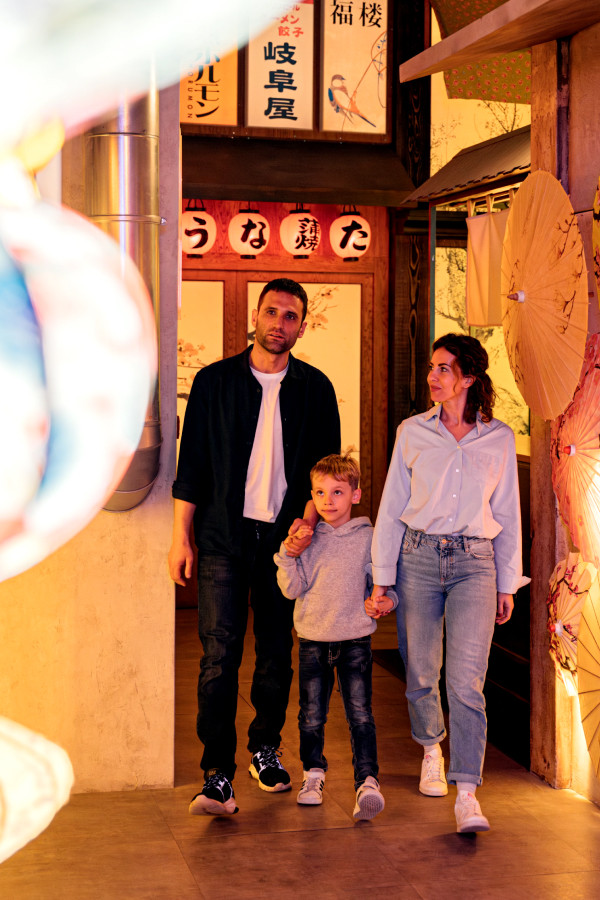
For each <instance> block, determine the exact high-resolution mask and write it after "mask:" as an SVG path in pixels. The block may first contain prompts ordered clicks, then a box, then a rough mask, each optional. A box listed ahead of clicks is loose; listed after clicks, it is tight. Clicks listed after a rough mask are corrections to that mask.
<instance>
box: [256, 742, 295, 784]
mask: <svg viewBox="0 0 600 900" xmlns="http://www.w3.org/2000/svg"><path fill="white" fill-rule="evenodd" d="M280 756H281V750H277V749H276V748H275V747H261V748H260V750H257V751H256V753H254V754H253V755H252V762H251V763H250V768H249V770H248V771H249V772H250V774H251V775H252V777H253V778H256V780H257V781H258V786H259V787H260V788H261V789H262V790H263V791H271V792H275V791H289V790H290V788H291V786H292V782H291V778H290V776H289V775H288V773H287V772H286V771H285V769H284V768H283V766H282V765H281V763H280V762H279V757H280Z"/></svg>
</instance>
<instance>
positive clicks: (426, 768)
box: [419, 753, 448, 797]
mask: <svg viewBox="0 0 600 900" xmlns="http://www.w3.org/2000/svg"><path fill="white" fill-rule="evenodd" d="M419 790H420V791H421V793H422V794H425V795H426V796H427V797H445V796H446V794H447V793H448V785H447V783H446V776H445V774H444V757H443V756H431V755H430V754H429V753H427V754H426V756H425V757H424V758H423V762H422V764H421V780H420V782H419Z"/></svg>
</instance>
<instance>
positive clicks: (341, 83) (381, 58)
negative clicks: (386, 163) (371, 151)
mask: <svg viewBox="0 0 600 900" xmlns="http://www.w3.org/2000/svg"><path fill="white" fill-rule="evenodd" d="M387 19H388V3H387V0H382V2H381V3H365V2H363V0H347V2H346V3H335V2H333V0H323V57H322V66H321V85H322V96H321V109H322V114H321V130H322V131H337V132H346V133H352V134H355V133H356V134H386V132H387V110H386V98H387V57H388V46H387Z"/></svg>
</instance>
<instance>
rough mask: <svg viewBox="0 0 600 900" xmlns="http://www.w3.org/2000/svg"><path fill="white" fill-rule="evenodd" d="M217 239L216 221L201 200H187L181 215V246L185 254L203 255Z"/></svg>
mask: <svg viewBox="0 0 600 900" xmlns="http://www.w3.org/2000/svg"><path fill="white" fill-rule="evenodd" d="M216 239H217V223H216V222H215V220H214V219H213V217H212V216H211V215H210V213H207V212H206V209H205V208H204V203H203V202H202V200H188V203H187V206H186V208H185V212H184V213H182V216H181V246H182V249H183V252H184V253H185V254H186V255H187V256H204V255H205V254H206V253H208V251H209V250H211V249H212V246H213V244H214V242H215V241H216Z"/></svg>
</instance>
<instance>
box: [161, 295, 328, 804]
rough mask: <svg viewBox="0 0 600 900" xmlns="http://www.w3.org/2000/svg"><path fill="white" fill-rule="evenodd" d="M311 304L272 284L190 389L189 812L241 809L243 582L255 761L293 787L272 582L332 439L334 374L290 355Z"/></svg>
mask: <svg viewBox="0 0 600 900" xmlns="http://www.w3.org/2000/svg"><path fill="white" fill-rule="evenodd" d="M307 302H308V301H307V297H306V292H305V291H304V289H303V288H302V287H301V285H299V284H297V283H296V282H295V281H292V280H291V279H287V278H280V279H275V280H274V281H271V282H269V283H268V284H267V285H266V286H265V288H264V289H263V291H262V292H261V295H260V297H259V300H258V304H257V309H255V310H254V311H253V313H252V324H253V326H254V327H255V329H256V338H255V343H254V344H253V345H252V346H251V347H249V348H248V349H247V350H245V351H244V352H243V353H240V354H239V355H238V356H234V357H231V358H230V359H224V360H221V361H220V362H217V363H213V365H211V366H207V367H206V368H204V369H201V370H200V372H198V374H197V375H196V378H195V379H194V383H193V386H192V390H191V392H190V398H189V401H188V406H187V411H186V415H185V423H184V427H183V433H182V437H181V447H180V452H179V465H178V469H177V479H176V481H175V483H174V485H173V497H174V498H175V503H174V528H173V543H172V546H171V550H170V552H169V571H170V574H171V577H172V578H173V580H174V581H175V582H176V583H177V584H185V579H187V578H189V577H190V576H191V572H192V559H193V551H192V546H191V541H190V530H191V525H192V522H193V525H194V537H195V541H196V545H197V547H198V630H199V635H200V640H201V641H202V647H203V651H204V653H203V657H202V660H201V663H200V676H199V679H198V720H197V731H198V737H199V738H200V740H201V741H202V743H203V744H204V753H203V756H202V760H201V763H200V765H201V767H202V769H203V770H204V773H205V783H204V787H203V789H202V791H201V792H200V793H199V794H197V795H196V796H195V797H194V798H193V800H192V802H191V804H190V812H191V813H193V814H203V813H208V814H214V815H222V814H227V813H234V812H237V805H236V802H235V796H234V792H233V786H232V780H233V777H234V773H235V768H236V766H235V750H236V731H235V716H236V711H237V692H238V670H239V666H240V662H241V659H242V652H243V645H244V635H245V632H246V625H247V618H248V594H250V604H251V606H252V610H253V613H254V636H255V647H256V662H255V669H254V676H253V681H252V689H251V694H250V698H251V701H252V705H253V706H254V709H255V713H256V715H255V718H254V720H253V721H252V723H251V724H250V727H249V729H248V750H249V751H250V753H251V754H252V759H251V763H250V773H251V775H252V776H253V777H254V778H256V779H257V780H258V782H259V786H260V787H261V788H262V789H263V790H265V791H270V792H276V791H286V790H289V789H290V787H291V783H290V777H289V775H288V773H287V772H286V771H285V769H284V768H283V766H282V765H281V763H280V760H279V757H280V753H279V751H278V748H279V745H280V742H281V728H282V727H283V723H284V721H285V713H286V708H287V703H288V696H289V689H290V683H291V679H292V668H291V650H292V634H291V629H292V613H293V604H291V603H290V602H289V601H288V600H285V599H284V598H283V597H282V595H281V593H280V591H279V588H278V587H277V580H276V568H275V564H274V562H273V554H274V553H275V551H276V550H277V549H278V547H279V544H280V542H281V540H282V539H283V538H284V537H285V536H286V534H287V533H288V528H290V525H291V529H290V531H291V532H293V533H295V531H296V530H297V528H298V526H299V525H300V524H301V522H302V521H304V522H305V523H307V524H309V525H311V526H314V524H316V521H317V515H316V512H315V510H314V505H313V504H312V501H311V500H310V478H309V473H310V470H311V468H312V466H313V465H314V463H315V462H317V460H319V459H321V458H322V457H323V456H326V455H327V454H329V453H337V452H339V449H340V423H339V414H338V407H337V401H336V398H335V392H334V390H333V386H332V385H331V382H330V381H329V380H328V379H327V378H326V377H325V375H323V373H322V372H320V371H319V370H318V369H315V368H313V367H312V366H309V365H308V364H306V363H303V362H301V361H300V360H297V359H295V358H294V357H293V356H292V355H291V354H290V350H291V348H292V347H293V346H294V344H295V343H296V341H297V340H298V338H301V337H302V335H303V334H304V331H305V329H306V322H305V318H306V310H307ZM303 515H304V519H303V520H301V519H300V517H301V516H303ZM308 540H310V538H309V539H308ZM287 546H288V547H289V548H290V552H298V551H299V550H301V549H302V547H303V546H305V543H303V542H302V541H300V540H299V539H298V538H294V537H293V535H292V536H291V537H288V538H287Z"/></svg>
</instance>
